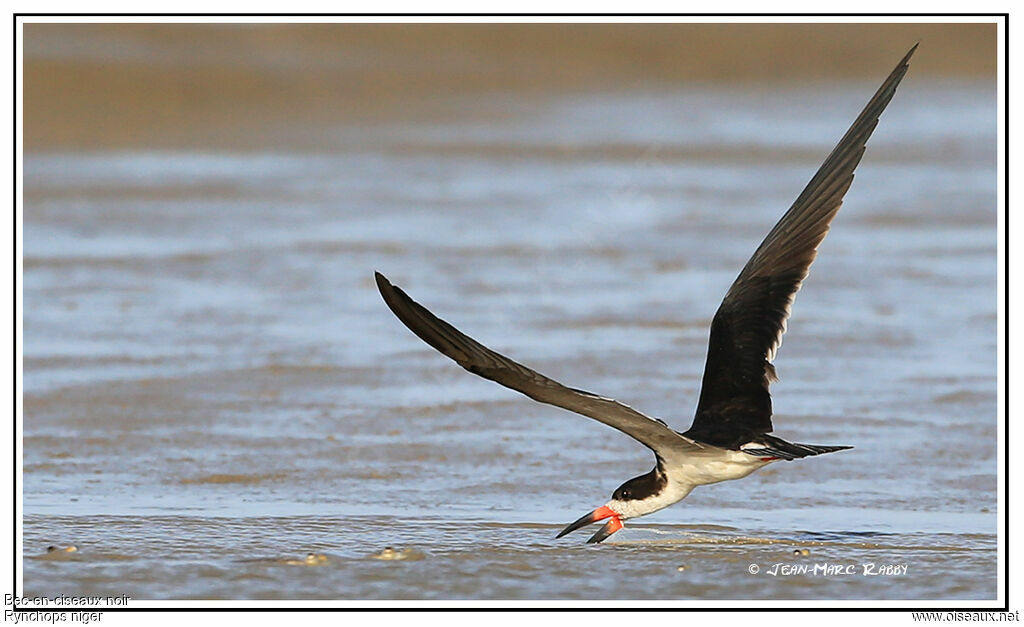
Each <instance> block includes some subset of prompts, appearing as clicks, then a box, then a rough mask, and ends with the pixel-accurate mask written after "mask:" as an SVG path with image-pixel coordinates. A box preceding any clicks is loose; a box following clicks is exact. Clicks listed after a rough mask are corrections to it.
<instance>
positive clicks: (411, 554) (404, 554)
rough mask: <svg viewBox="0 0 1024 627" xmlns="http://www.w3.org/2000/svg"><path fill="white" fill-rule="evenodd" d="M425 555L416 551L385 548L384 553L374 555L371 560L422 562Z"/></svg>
mask: <svg viewBox="0 0 1024 627" xmlns="http://www.w3.org/2000/svg"><path fill="white" fill-rule="evenodd" d="M423 557H424V555H423V554H422V553H420V552H419V551H417V550H416V549H393V548H391V547H390V546H389V547H385V548H384V550H383V551H380V552H379V553H374V554H373V555H371V556H370V559H375V560H383V561H401V560H421V559H423Z"/></svg>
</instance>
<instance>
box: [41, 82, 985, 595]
mask: <svg viewBox="0 0 1024 627" xmlns="http://www.w3.org/2000/svg"><path fill="white" fill-rule="evenodd" d="M879 78H881V76H880V77H879ZM912 78H913V76H912V75H911V76H910V77H909V78H908V81H907V83H906V84H905V85H904V87H903V88H902V89H901V90H900V92H899V93H898V94H897V96H896V98H895V99H894V101H893V103H892V104H891V106H890V108H889V111H887V112H886V114H885V115H884V116H883V118H882V120H881V123H880V125H879V128H878V130H877V131H876V134H875V137H874V139H873V140H872V141H871V143H870V144H869V146H868V151H867V154H866V157H865V159H864V162H863V163H862V165H861V167H860V168H859V170H858V174H857V180H856V182H855V183H854V185H853V188H852V190H851V191H850V193H849V194H848V195H847V199H846V203H845V206H844V208H843V210H842V211H841V212H840V214H839V217H838V218H837V219H836V221H835V223H834V224H833V231H832V232H831V233H830V235H829V237H828V238H827V240H826V241H825V243H824V245H823V246H822V248H821V255H820V257H819V259H818V260H817V262H816V263H815V265H814V267H813V269H812V272H811V276H810V278H809V279H808V281H807V282H806V283H805V285H804V290H803V291H802V292H801V293H800V295H799V298H798V299H797V302H796V304H795V307H794V314H793V317H792V318H791V320H790V325H789V333H788V334H787V336H786V338H785V344H784V346H783V347H782V349H781V350H780V352H779V356H778V358H777V361H776V366H777V369H778V372H779V375H780V377H781V381H780V382H779V383H777V384H775V385H774V386H773V394H774V399H775V413H776V416H775V426H776V432H777V433H779V434H780V435H781V436H783V437H787V438H789V439H793V440H797V441H802V442H812V443H822V444H848V445H853V446H855V448H854V449H853V450H852V451H847V452H843V453H841V454H835V455H828V456H823V457H821V458H815V459H809V460H804V461H800V462H796V463H785V464H776V465H773V466H771V467H769V468H768V469H766V470H763V471H761V472H759V473H757V474H755V475H752V476H751V477H749V478H747V479H745V480H743V481H738V482H729V483H724V484H718V485H714V486H708V487H703V488H700V489H698V490H697V491H695V492H694V493H693V494H692V495H691V496H690V497H689V498H688V499H687V500H686V501H685V502H684V503H682V504H679V505H677V506H674V507H672V508H669V509H667V510H664V511H662V512H659V513H658V514H655V515H652V516H650V517H647V518H644V519H642V520H640V521H630V522H629V523H627V528H626V529H625V530H624V531H622V532H620V533H619V534H617V535H616V536H614V538H613V540H610V541H608V542H606V543H605V544H603V545H600V546H587V545H584V544H583V542H584V540H585V539H586V536H585V535H584V533H585V532H581V533H578V534H573V535H571V536H568V537H566V538H562V539H560V540H555V539H554V536H555V534H556V533H557V531H558V530H559V529H560V528H561V527H562V526H564V525H565V524H566V523H568V522H570V521H572V520H574V519H576V518H577V517H579V515H581V514H582V513H584V512H586V511H589V510H591V509H593V508H594V507H596V506H598V505H600V504H602V503H604V502H605V500H606V499H607V496H608V495H609V494H610V493H611V491H612V490H613V489H614V488H615V487H616V486H618V485H619V484H620V483H621V482H622V481H624V480H625V479H627V478H629V477H631V476H634V475H637V474H641V473H643V472H646V471H647V470H649V468H650V465H651V459H650V455H649V453H648V452H647V451H646V449H644V448H643V447H641V446H639V445H637V444H635V443H634V442H632V441H631V440H629V439H628V438H626V437H624V436H621V435H619V434H617V433H615V432H613V431H611V430H609V429H607V428H606V427H603V426H601V425H599V424H597V423H594V422H592V421H588V420H586V419H583V418H581V417H578V416H575V415H572V414H568V413H566V412H563V411H561V410H557V409H554V408H550V407H546V406H541V405H538V404H536V403H533V402H531V401H529V400H528V399H525V398H523V397H521V396H518V395H517V394H515V393H513V392H510V391H508V390H505V389H503V388H501V387H499V386H497V385H495V384H493V383H490V382H487V381H483V380H480V379H477V378H476V377H474V376H472V375H469V374H467V373H465V372H464V371H462V370H460V369H459V368H458V367H456V366H455V365H454V364H452V363H451V362H449V361H447V360H446V359H444V358H443V357H441V356H439V355H438V354H436V353H435V352H434V351H433V350H432V349H430V348H429V347H427V346H426V345H424V344H423V343H422V342H420V341H419V340H418V339H416V338H415V337H414V336H413V335H412V334H411V333H409V332H408V331H407V330H406V329H405V328H404V327H402V325H401V324H400V323H399V322H398V321H397V320H396V319H395V318H394V317H393V316H392V315H391V314H390V312H389V311H388V310H387V308H386V307H385V306H384V304H383V303H382V302H381V300H380V297H379V295H378V294H377V292H376V290H375V287H374V285H373V271H374V270H380V271H381V272H383V273H385V274H387V275H388V276H389V278H390V279H391V280H392V281H394V282H395V283H397V284H398V285H401V286H402V287H404V288H405V289H407V290H408V291H409V292H410V293H411V295H412V296H413V297H414V298H416V299H417V300H419V301H421V302H422V303H424V304H425V305H427V306H428V307H430V308H431V309H433V310H434V311H435V312H436V313H438V314H439V315H440V316H442V317H443V318H446V319H447V320H449V321H451V322H452V323H453V324H455V325H456V326H458V327H460V328H461V329H463V330H465V331H466V332H468V333H469V334H471V335H473V336H475V337H477V338H478V339H480V340H481V341H483V342H485V343H487V344H488V345H490V346H492V347H494V348H496V349H497V350H500V351H502V352H504V353H506V354H508V355H511V356H513V357H515V358H517V359H519V360H521V361H523V362H524V363H526V364H528V365H530V366H532V367H534V368H536V369H538V370H540V371H541V372H544V373H546V374H548V375H550V376H552V377H554V378H556V379H558V380H560V381H563V382H565V383H566V384H568V385H572V386H575V387H583V388H585V389H588V390H592V391H594V392H597V393H600V394H603V395H609V396H613V397H615V398H617V399H619V400H622V401H624V402H627V403H629V404H630V405H632V406H634V407H636V408H638V409H639V410H641V411H644V412H646V413H649V414H651V415H655V416H659V417H662V418H664V419H665V420H667V421H668V422H669V424H671V425H672V426H674V427H676V428H678V429H683V428H685V427H686V426H687V425H688V423H689V421H690V419H691V417H692V413H693V409H694V406H695V403H696V397H697V394H698V391H699V388H698V386H699V379H700V375H701V372H702V368H703V360H704V351H705V348H706V340H707V328H708V324H709V322H710V319H711V316H712V315H713V314H714V311H715V308H716V307H717V305H718V303H719V301H720V299H721V297H722V295H723V294H724V292H725V290H726V288H727V287H728V285H729V283H730V282H731V281H732V279H733V278H734V277H735V275H736V273H737V272H738V271H739V269H740V267H742V265H743V263H744V262H745V261H746V259H747V257H748V256H749V254H750V253H751V252H752V251H753V250H754V248H755V247H756V245H757V243H758V242H759V241H760V239H761V237H763V235H764V234H765V233H766V232H767V231H768V229H769V228H770V227H771V225H772V224H773V223H774V222H775V220H777V219H778V217H780V216H781V214H782V213H783V211H784V210H785V208H786V207H788V205H789V203H790V202H792V199H793V198H795V196H796V195H797V193H798V192H799V190H800V189H801V187H802V185H803V184H804V183H805V182H806V180H807V179H809V178H810V176H811V175H812V174H813V172H814V170H815V168H817V166H818V164H819V163H820V161H821V160H822V158H823V157H824V155H825V154H827V152H828V151H829V149H830V148H831V146H832V145H833V144H834V142H835V141H836V140H838V138H839V137H840V136H841V135H842V133H843V131H844V130H845V128H846V127H847V125H848V124H849V122H850V121H852V119H853V118H854V117H855V115H856V114H857V112H858V111H859V109H860V106H861V105H862V104H863V103H864V102H865V101H866V100H867V98H868V97H869V95H870V94H871V92H872V91H873V89H874V87H875V84H874V82H871V83H868V82H862V81H851V82H846V83H842V82H837V83H835V84H832V85H830V86H829V88H828V89H822V88H821V86H820V85H818V86H815V87H814V88H813V89H811V88H807V89H796V90H794V89H791V88H787V89H786V90H780V91H774V90H772V89H771V88H769V87H765V86H763V85H762V86H759V87H743V86H742V85H741V86H730V87H725V86H716V85H712V84H703V85H700V86H695V87H692V88H687V89H682V90H671V89H660V90H659V89H654V88H651V89H645V90H641V91H635V92H633V91H631V92H620V91H614V92H613V91H596V92H593V93H588V94H586V95H580V94H568V93H559V92H550V93H548V92H545V93H536V94H531V95H529V96H522V95H517V97H516V98H515V99H514V100H512V101H509V99H504V98H498V97H489V98H488V97H479V98H475V99H473V100H472V101H460V100H459V99H458V98H456V97H453V98H452V100H451V102H450V103H449V104H450V107H451V111H452V112H457V111H460V110H469V109H472V110H473V111H474V112H475V113H476V115H474V116H472V117H471V118H470V119H465V120H461V119H458V117H457V116H452V118H450V119H449V118H445V119H441V120H438V121H435V122H433V123H429V124H426V123H423V122H417V123H415V124H413V123H404V122H401V121H391V122H381V123H378V124H373V125H369V126H365V125H364V126H345V125H342V126H338V127H330V128H325V129H323V132H322V136H321V137H320V138H319V141H320V142H322V143H325V144H328V145H330V146H331V149H330V150H320V149H310V150H298V149H290V148H289V149H286V150H281V149H275V148H274V147H273V146H270V145H268V146H266V147H265V149H264V150H257V151H248V152H222V151H202V152H188V151H116V152H113V151H111V152H105V151H98V152H84V151H78V152H74V151H48V152H37V153H30V154H28V155H26V159H25V216H24V260H23V262H24V305H25V307H24V311H25V316H24V474H23V479H24V500H23V504H24V505H23V506H24V518H23V529H24V539H23V549H24V555H25V558H24V563H23V573H24V594H25V595H48V596H53V595H55V594H61V593H63V594H67V595H94V594H104V595H107V594H109V595H120V594H127V595H129V596H131V597H132V598H133V599H135V600H144V599H179V598H180V599H640V598H644V599H666V600H671V599H703V600H708V599H754V600H769V599H770V600H780V599H781V600H785V599H892V600H908V601H909V600H929V599H965V600H976V599H977V600H980V599H993V598H995V596H996V585H997V564H996V530H997V520H998V514H997V480H996V476H997V475H996V473H997V466H996V436H997V418H996V415H997V414H996V324H997V317H996V212H995V204H996V196H995V190H996V185H995V183H996V181H995V152H994V150H995V149H994V146H995V126H994V119H995V118H994V115H995V101H994V93H992V91H991V90H990V89H988V87H986V86H985V85H983V84H980V83H978V84H975V83H970V82H959V83H958V82H948V81H947V82H941V83H939V82H928V81H923V80H911V79H912ZM306 131H308V129H305V130H303V131H302V132H306ZM297 132H299V131H298V130H297ZM954 443H955V444H954ZM67 544H75V545H76V546H77V547H78V548H79V551H78V552H76V553H72V554H60V555H55V554H46V553H45V549H46V547H47V546H49V545H67ZM387 546H392V547H396V548H411V549H413V550H414V551H415V553H414V555H415V559H411V560H404V561H381V560H374V559H371V556H372V555H373V554H375V553H377V552H378V551H380V550H382V549H383V548H384V547H387ZM801 548H807V549H809V550H810V555H808V556H798V555H794V554H793V551H794V550H798V549H801ZM309 552H316V553H323V554H325V555H326V556H327V561H326V562H325V563H323V564H320V565H316V566H308V565H296V564H287V563H285V562H286V561H287V560H300V561H301V559H302V558H303V557H304V556H305V555H306V554H307V553H309ZM869 563H870V564H875V565H878V566H882V565H886V564H894V565H905V566H906V572H905V573H902V574H883V575H878V576H865V574H864V573H863V568H864V565H865V564H869ZM751 564H755V565H757V566H758V568H759V572H758V573H757V574H751V573H750V572H749V569H750V565H751ZM778 564H782V565H793V566H796V567H799V566H801V565H810V571H809V572H803V573H799V572H798V573H797V574H791V575H786V574H776V575H771V574H769V572H770V571H771V569H772V568H773V565H778ZM818 564H824V565H832V566H834V567H843V568H847V567H850V566H851V565H852V567H853V569H854V571H853V572H846V571H844V572H841V573H838V574H836V573H832V574H829V575H826V574H825V573H824V571H821V572H815V571H814V570H813V568H814V566H815V565H818ZM680 566H682V567H684V568H683V570H682V571H680V570H679V567H680ZM775 568H776V569H777V570H776V572H780V571H784V570H785V569H784V568H782V567H779V566H775Z"/></svg>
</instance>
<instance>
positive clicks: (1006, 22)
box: [11, 13, 1010, 614]
mask: <svg viewBox="0 0 1024 627" xmlns="http://www.w3.org/2000/svg"><path fill="white" fill-rule="evenodd" d="M11 15H12V26H13V33H12V35H13V36H12V59H11V64H12V66H13V68H12V69H13V72H12V82H11V85H12V90H11V98H12V105H13V106H12V109H11V111H12V116H11V118H12V119H11V125H12V129H13V134H12V138H13V140H14V141H13V142H12V146H11V153H12V161H11V164H12V165H11V167H12V177H11V180H12V182H13V183H14V184H13V186H12V203H11V207H12V212H11V214H12V239H13V247H12V249H13V256H12V262H13V267H12V274H13V292H12V296H13V300H12V305H13V307H12V316H11V318H12V325H11V326H12V331H13V343H12V346H13V349H14V350H13V355H12V356H11V361H12V366H13V368H12V375H13V388H12V392H13V399H12V401H13V411H12V414H11V418H12V419H11V430H12V446H13V449H12V451H13V455H12V459H11V471H12V472H11V477H12V484H13V493H12V509H11V515H12V517H11V523H12V527H11V535H12V538H11V544H12V547H13V548H14V551H13V552H12V555H13V556H18V555H20V551H19V550H18V515H19V508H18V503H19V498H18V497H19V496H20V495H19V493H18V425H17V420H15V419H14V418H15V417H16V416H17V415H18V407H19V398H18V396H17V389H18V388H17V386H18V324H17V319H16V316H17V303H18V253H19V251H18V237H17V229H18V211H17V208H18V185H17V176H18V164H19V163H20V157H21V155H20V154H19V153H18V141H17V140H18V137H19V133H18V131H19V128H18V115H17V112H18V97H17V87H18V76H19V75H20V71H21V68H20V67H19V66H18V57H17V51H18V46H19V43H21V40H20V38H19V28H18V27H19V23H20V22H19V20H20V19H21V18H24V17H143V18H145V17H381V18H391V17H540V18H544V17H722V18H732V17H825V18H832V17H835V18H842V17H909V18H916V17H991V18H997V20H998V19H999V18H1001V19H1002V25H1003V57H1002V61H1003V72H1002V74H1003V81H1004V82H1003V85H1004V90H1003V115H1004V118H1003V120H1004V127H1003V128H1004V136H1003V206H1004V215H1003V227H1004V234H1003V251H1004V259H1003V278H1004V300H1003V338H1004V342H1003V359H1004V361H1003V392H1004V396H1003V399H1004V400H1003V409H1004V413H1003V416H1002V419H1003V435H1004V438H1003V463H1004V469H1003V470H1004V473H1005V474H1004V481H1003V491H1004V494H1003V523H1004V527H1003V533H1004V538H1003V547H1004V551H1005V555H1004V558H1005V559H1004V564H1003V567H1004V573H1003V575H1004V577H1003V599H1004V603H1003V606H1002V607H997V608H988V607H983V608H977V607H946V606H943V607H932V606H925V607H915V606H906V607H897V606H892V607H887V606H876V607H859V606H856V607H775V606H766V607H745V606H744V607H646V608H645V607H604V606H600V605H596V606H593V607H516V606H495V607H444V606H433V605H428V606H424V607H397V608H388V607H268V608H253V607H251V606H250V607H245V606H244V605H243V606H241V607H102V608H92V609H91V610H90V611H97V612H103V613H106V612H118V613H120V612H168V613H173V612H275V613H276V612H495V611H498V612H593V611H601V612H743V613H750V612H797V613H805V612H936V613H943V614H944V613H947V612H970V613H975V612H1009V611H1010V511H1009V510H1010V507H1009V503H1010V456H1009V441H1010V424H1009V420H1008V417H1009V415H1010V383H1009V382H1010V351H1009V350H1008V347H1009V344H1010V299H1009V287H1010V281H1009V275H1010V216H1009V211H1008V208H1009V206H1010V177H1009V165H1010V141H1009V137H1010V89H1009V83H1010V71H1009V66H1010V14H1009V13H12V14H11ZM997 24H998V22H997ZM997 54H998V53H997ZM997 60H998V59H997ZM997 80H998V70H997ZM22 113H23V115H24V112H22ZM997 165H998V164H997ZM22 211H24V207H22ZM997 289H998V286H997ZM23 418H24V416H23ZM998 418H999V416H997V419H998ZM11 575H12V577H11V581H12V583H13V585H14V587H15V592H16V591H17V587H18V584H19V583H20V582H19V581H18V579H17V577H18V566H17V557H15V559H13V560H12V562H11ZM16 596H18V595H16ZM150 600H153V599H150ZM250 601H255V599H252V600H250ZM295 601H299V602H308V600H301V599H296V600H295ZM535 601H536V600H524V601H523V602H524V603H529V602H535ZM876 601H877V600H876ZM228 602H236V603H237V602H238V601H228ZM245 602H246V601H242V603H245ZM286 602H290V601H286ZM380 602H381V603H386V602H387V600H386V599H382V600H380ZM457 602H458V601H453V600H448V601H444V602H442V603H457ZM496 602H497V603H501V602H502V601H496ZM505 602H507V601H505ZM554 602H555V603H557V602H558V601H554ZM562 602H569V601H567V600H563V601H562ZM636 602H637V603H640V601H636ZM861 602H863V601H861ZM869 602H870V601H869ZM572 603H587V602H585V601H584V602H577V601H572ZM723 603H726V602H725V601H723ZM11 609H12V611H14V612H34V611H75V610H72V609H66V610H65V609H63V608H61V609H57V610H55V609H54V608H52V607H19V606H18V605H17V603H16V602H15V603H14V604H13V605H12V608H11ZM79 609H80V610H82V611H85V609H86V608H79Z"/></svg>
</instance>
